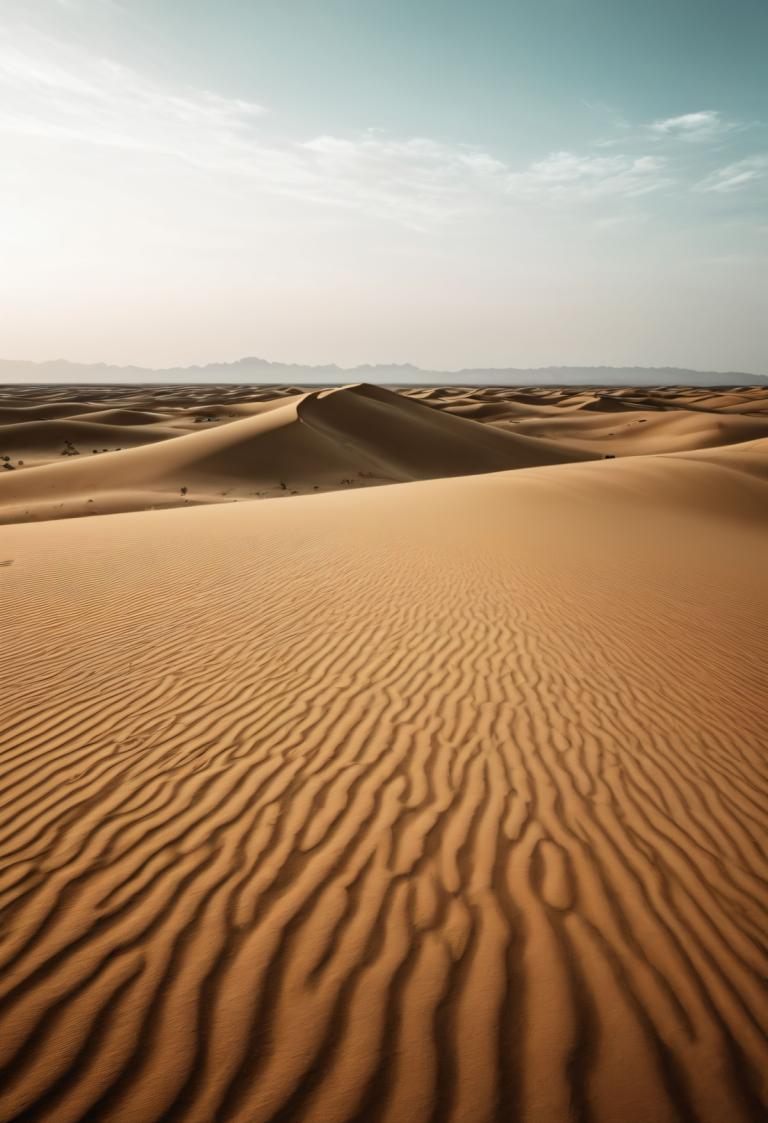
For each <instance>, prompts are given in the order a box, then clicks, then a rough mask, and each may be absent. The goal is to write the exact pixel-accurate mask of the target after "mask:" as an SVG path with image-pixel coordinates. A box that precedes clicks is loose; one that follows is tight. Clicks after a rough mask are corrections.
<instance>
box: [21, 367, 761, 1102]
mask: <svg viewBox="0 0 768 1123" xmlns="http://www.w3.org/2000/svg"><path fill="white" fill-rule="evenodd" d="M94 449H98V450H99V451H97V452H94V451H93V450H94ZM102 449H107V450H109V451H106V452H104V451H101V450H102ZM73 450H74V451H73ZM62 452H66V453H67V455H62ZM0 454H2V455H3V456H6V457H8V458H9V459H8V460H5V461H0V464H2V463H6V464H9V465H10V467H8V468H6V469H2V470H0V519H1V520H2V522H3V523H4V525H2V526H0V543H1V545H0V595H1V596H2V604H3V627H2V633H3V660H2V667H1V668H0V675H1V676H2V696H3V698H4V703H3V706H2V710H1V711H0V804H1V805H2V815H0V913H1V915H2V927H0V1067H1V1070H2V1078H0V1120H22V1119H23V1120H30V1121H31V1120H55V1121H56V1123H68V1121H79V1120H89V1121H90V1120H110V1121H120V1123H122V1121H131V1123H134V1121H135V1123H149V1121H154V1120H189V1121H195V1123H207V1121H211V1123H212V1121H219V1120H237V1121H242V1123H260V1121H267V1120H269V1121H278V1120H280V1121H293V1120H297V1121H298V1120H302V1121H303V1120H306V1121H312V1123H347V1121H349V1123H351V1121H356V1123H367V1121H369V1120H370V1121H386V1123H428V1121H429V1123H432V1121H442V1120H450V1121H456V1123H497V1121H498V1123H502V1121H503V1123H506V1121H510V1120H513V1121H514V1120H519V1121H521V1123H568V1121H571V1120H575V1121H579V1123H672V1121H680V1123H691V1121H701V1123H748V1121H758V1120H763V1119H764V1118H765V1116H766V1111H767V1110H768V1037H767V1033H766V1031H767V1030H768V995H767V994H766V973H767V970H768V923H767V917H768V892H767V888H766V885H767V879H768V858H767V857H766V838H767V835H766V826H767V825H768V802H767V801H766V776H767V774H768V720H766V718H767V716H768V714H767V711H768V704H767V702H766V699H768V658H767V656H768V642H767V641H766V607H767V606H768V581H766V574H768V392H766V390H765V389H762V388H759V387H758V388H756V387H751V388H728V389H727V390H723V391H713V390H712V389H711V388H707V389H706V390H696V389H690V388H683V387H676V388H670V387H666V388H656V389H649V388H647V387H646V388H642V389H641V388H621V389H618V388H617V389H615V390H606V389H600V390H591V389H589V388H587V389H573V388H564V389H557V390H553V389H551V388H548V389H546V390H537V389H536V388H527V389H521V388H513V389H505V388H501V387H495V388H493V387H489V388H485V389H477V388H472V387H466V388H450V389H445V388H440V387H434V388H422V389H414V390H410V391H406V392H402V393H397V392H395V391H394V390H385V389H381V388H372V387H366V386H354V387H347V388H333V389H330V390H328V391H318V390H307V389H306V388H303V387H288V388H281V389H279V390H278V389H275V388H261V389H258V388H244V387H164V388H147V387H138V388H137V387H123V388H104V387H100V388H99V387H93V386H91V387H57V388H55V389H52V388H43V387H36V388H32V387H31V388H26V389H21V388H12V387H6V388H0ZM20 461H23V463H21V464H20V463H19V462H20ZM182 489H186V492H185V493H184V494H182ZM83 516H86V517H83Z"/></svg>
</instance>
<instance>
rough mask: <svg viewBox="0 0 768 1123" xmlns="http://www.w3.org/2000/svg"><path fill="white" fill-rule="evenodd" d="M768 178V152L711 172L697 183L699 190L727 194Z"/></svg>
mask: <svg viewBox="0 0 768 1123" xmlns="http://www.w3.org/2000/svg"><path fill="white" fill-rule="evenodd" d="M766 178H768V154H766V155H758V156H747V157H746V158H745V159H743V160H737V161H736V162H735V163H733V164H727V165H726V166H725V167H723V168H717V170H716V171H714V172H710V174H709V175H707V176H705V177H704V179H702V180H701V181H700V182H699V183H697V184H696V190H697V191H703V192H711V191H714V192H720V193H723V194H727V193H729V192H731V191H738V190H739V189H741V188H743V187H746V186H747V185H748V184H754V183H756V182H757V181H759V180H764V179H766Z"/></svg>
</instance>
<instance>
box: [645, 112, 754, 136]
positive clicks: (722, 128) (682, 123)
mask: <svg viewBox="0 0 768 1123" xmlns="http://www.w3.org/2000/svg"><path fill="white" fill-rule="evenodd" d="M742 127H743V126H741V125H740V124H739V123H738V122H736V121H727V120H725V119H724V118H723V116H722V114H721V113H720V112H719V111H718V110H717V109H700V110H699V111H698V112H696V113H683V114H681V116H679V117H664V118H661V119H660V120H657V121H653V122H652V123H651V124H650V125H648V127H647V131H648V132H649V133H650V134H651V135H652V136H655V137H657V138H662V137H667V138H672V139H676V140H684V141H693V142H700V141H707V140H713V139H715V138H718V137H721V136H724V135H725V134H726V133H729V132H732V131H733V130H734V129H739V128H742Z"/></svg>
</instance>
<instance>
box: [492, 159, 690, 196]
mask: <svg viewBox="0 0 768 1123" xmlns="http://www.w3.org/2000/svg"><path fill="white" fill-rule="evenodd" d="M672 182H673V181H672V179H671V177H670V176H668V175H667V172H666V161H665V160H663V159H662V158H661V157H658V156H626V155H618V154H617V155H612V156H602V155H600V156H593V155H586V156H580V155H577V154H575V153H573V152H554V153H552V154H551V155H549V156H548V157H547V158H546V159H545V160H537V161H535V162H534V163H533V164H531V165H530V167H529V168H528V169H527V170H526V171H524V172H517V173H513V174H510V175H509V176H508V177H507V189H508V191H509V192H510V193H511V194H514V195H519V196H523V197H531V196H535V195H544V196H547V197H549V198H554V199H557V198H574V197H575V198H581V199H590V198H600V197H605V196H629V197H634V196H638V195H647V194H648V193H649V192H651V191H658V190H659V189H660V188H662V187H666V186H668V185H670V184H671V183H672Z"/></svg>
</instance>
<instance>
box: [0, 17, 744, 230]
mask: <svg viewBox="0 0 768 1123" xmlns="http://www.w3.org/2000/svg"><path fill="white" fill-rule="evenodd" d="M64 2H70V0H64ZM99 2H101V0H99ZM108 2H110V3H111V2H112V0H108ZM0 95H1V100H0V133H4V134H5V135H6V138H7V143H6V148H7V147H8V145H9V144H11V143H12V141H13V138H14V137H15V138H17V139H19V138H22V141H23V142H28V141H32V142H39V143H40V144H45V143H46V142H47V143H49V144H52V145H56V146H57V150H56V157H55V160H56V161H58V164H57V166H58V167H59V168H60V169H62V171H63V169H65V168H66V167H67V166H69V165H68V161H69V160H70V155H69V154H70V153H72V152H73V151H75V152H77V151H80V150H82V149H83V148H85V149H86V150H88V149H96V150H98V149H99V148H103V149H108V150H110V157H109V160H108V161H103V163H104V165H105V166H106V165H107V164H108V165H109V167H110V168H112V169H114V168H115V167H116V166H117V167H119V166H121V161H125V166H126V168H130V169H131V170H133V169H134V168H140V169H144V170H145V171H146V172H147V173H148V175H149V176H150V177H152V176H154V177H156V179H157V181H158V182H163V183H165V181H166V179H167V180H168V184H166V186H165V188H164V189H165V190H166V192H167V194H168V195H169V196H170V192H171V188H170V186H169V184H170V181H171V180H174V176H175V174H176V173H178V172H181V174H182V175H186V176H187V177H188V181H187V186H188V191H187V192H186V193H187V194H189V193H194V189H195V183H196V182H197V183H198V184H203V183H205V184H209V183H213V182H215V183H216V184H217V185H224V184H225V185H227V188H229V187H231V188H232V190H233V192H238V193H239V198H240V203H241V207H242V208H243V209H247V208H250V210H251V211H253V210H254V208H256V207H257V206H258V202H259V200H264V199H268V198H271V199H273V200H274V199H278V200H280V202H281V204H286V206H285V207H283V214H284V215H287V213H288V211H287V207H290V206H291V205H293V204H297V205H298V206H300V207H303V208H304V210H305V212H308V211H310V210H311V209H312V208H313V207H323V208H333V209H341V210H346V211H349V212H354V213H357V214H360V215H364V216H365V215H367V216H369V217H372V218H374V219H377V220H378V219H384V220H387V221H391V222H395V223H398V224H400V225H403V226H406V227H411V228H417V229H422V228H425V227H426V226H428V225H430V224H434V223H441V222H446V221H449V220H452V219H455V218H457V217H459V216H461V215H464V214H467V213H470V212H472V211H477V210H489V209H497V210H503V209H506V210H507V211H509V210H511V209H515V208H516V209H521V208H523V207H525V208H529V207H532V206H535V205H537V204H540V205H544V206H550V207H551V206H556V207H562V208H565V207H574V208H578V207H585V206H589V204H590V203H591V202H593V201H613V202H614V203H615V207H614V208H613V211H614V212H615V213H618V212H619V210H620V204H621V201H622V200H631V199H635V198H638V197H641V196H646V195H651V194H652V193H655V192H662V191H664V190H667V189H670V188H672V187H682V188H683V189H685V190H687V188H688V187H689V186H690V185H691V184H692V183H695V184H696V185H697V188H698V190H700V191H702V192H707V191H720V192H727V191H732V190H735V189H737V188H739V187H741V186H743V185H745V184H747V183H749V182H752V181H754V180H756V179H758V178H760V177H761V176H763V175H764V174H765V163H764V158H763V157H752V158H750V159H749V160H743V161H740V162H737V163H732V164H730V165H728V166H727V167H724V168H719V169H715V170H713V171H711V172H709V173H708V174H706V169H705V168H704V169H702V168H701V167H699V168H698V169H697V171H696V172H695V174H692V173H691V172H688V173H686V172H685V171H684V169H682V168H681V167H680V161H679V160H677V161H676V160H674V159H673V158H672V157H673V156H674V155H675V154H674V153H672V154H665V155H660V154H659V150H658V149H656V152H655V154H652V153H649V152H648V150H647V149H648V142H649V139H650V137H649V134H650V136H652V137H654V138H656V139H659V138H662V137H668V138H676V137H679V138H683V139H685V140H702V139H704V138H707V137H709V138H711V137H714V136H717V135H721V134H722V133H723V132H727V131H729V130H731V129H733V128H735V127H736V126H735V125H733V124H732V123H730V122H727V121H725V120H723V118H722V116H721V114H720V113H719V112H717V111H716V110H703V111H700V112H697V113H689V114H685V115H683V116H679V117H669V118H665V119H663V120H658V121H655V122H654V123H653V124H652V125H650V126H648V127H647V128H646V129H645V130H644V131H642V132H641V133H639V134H637V135H636V136H635V137H634V138H633V137H632V136H631V135H627V134H625V137H624V142H623V146H622V147H623V151H621V152H611V153H606V152H605V151H604V150H602V151H601V149H600V148H599V147H598V144H599V142H595V146H594V149H593V151H587V152H581V153H579V152H572V151H557V152H553V153H550V154H549V155H547V156H545V157H543V158H541V159H538V160H533V161H531V162H529V163H528V164H527V165H525V166H522V167H519V166H515V164H514V162H513V161H512V160H511V159H501V158H499V157H498V156H497V155H495V154H493V153H491V152H487V151H485V150H484V149H482V148H480V147H475V146H472V145H469V144H460V143H456V142H447V141H441V140H436V139H434V138H429V137H419V136H417V137H392V136H389V135H387V134H385V133H382V132H379V131H375V130H369V131H363V132H361V133H358V134H356V135H354V136H339V135H334V134H323V135H319V136H315V137H310V138H309V139H307V138H296V137H291V136H287V135H285V133H281V132H280V129H279V126H278V125H277V124H276V123H275V122H274V121H273V120H272V118H271V115H270V114H269V113H268V112H267V110H266V109H265V107H264V106H262V105H261V104H258V103H256V102H254V101H250V100H247V99H243V98H238V97H233V96H227V95H225V94H222V93H219V92H215V91H211V90H205V89H197V88H188V89H183V88H182V89H179V88H174V87H173V86H171V85H170V84H168V83H166V82H164V81H163V80H162V79H161V78H150V77H148V76H147V75H146V74H144V73H142V72H140V71H138V70H135V69H133V68H131V67H127V66H124V65H122V64H121V63H119V62H116V61H114V60H113V59H109V58H103V57H97V56H94V55H93V54H88V53H87V52H86V51H85V50H83V49H82V48H80V47H77V46H74V47H72V46H67V45H61V44H57V43H52V42H51V41H48V40H40V41H39V42H32V43H31V44H30V43H29V42H25V43H23V42H21V41H20V40H18V39H16V40H14V39H13V37H10V36H7V37H6V39H5V41H3V40H2V39H0ZM633 148H634V149H635V151H633ZM700 151H702V152H705V151H706V149H702V150H700ZM700 163H701V162H700V161H699V164H700ZM195 175H197V176H198V179H197V180H195V178H194V176H195ZM174 182H177V181H176V180H174ZM604 217H605V218H606V219H609V218H610V215H605V216H604Z"/></svg>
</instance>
